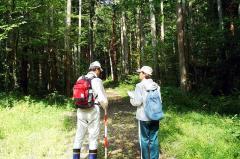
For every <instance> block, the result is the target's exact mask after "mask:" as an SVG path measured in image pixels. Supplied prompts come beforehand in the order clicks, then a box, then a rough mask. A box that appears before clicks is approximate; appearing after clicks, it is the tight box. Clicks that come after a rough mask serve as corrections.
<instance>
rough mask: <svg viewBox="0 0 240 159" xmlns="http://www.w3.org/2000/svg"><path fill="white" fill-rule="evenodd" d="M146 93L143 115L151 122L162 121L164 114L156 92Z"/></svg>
mask: <svg viewBox="0 0 240 159" xmlns="http://www.w3.org/2000/svg"><path fill="white" fill-rule="evenodd" d="M147 92H148V94H147V98H146V105H145V107H144V111H145V114H146V115H147V117H148V118H149V119H151V120H160V119H162V118H163V116H164V114H163V111H162V103H161V100H160V96H159V93H158V90H157V89H155V90H149V91H147Z"/></svg>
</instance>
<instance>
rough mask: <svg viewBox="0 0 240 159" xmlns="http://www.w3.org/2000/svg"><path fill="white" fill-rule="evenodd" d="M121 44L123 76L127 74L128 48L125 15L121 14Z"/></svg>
mask: <svg viewBox="0 0 240 159" xmlns="http://www.w3.org/2000/svg"><path fill="white" fill-rule="evenodd" d="M121 44H122V61H123V71H124V73H125V74H128V73H129V63H128V61H129V48H128V38H127V27H126V13H125V12H124V11H123V12H122V18H121Z"/></svg>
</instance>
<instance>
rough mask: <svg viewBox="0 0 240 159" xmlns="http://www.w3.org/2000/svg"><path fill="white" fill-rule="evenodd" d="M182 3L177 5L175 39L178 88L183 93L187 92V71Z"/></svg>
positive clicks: (179, 1) (179, 2)
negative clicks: (177, 60) (177, 57)
mask: <svg viewBox="0 0 240 159" xmlns="http://www.w3.org/2000/svg"><path fill="white" fill-rule="evenodd" d="M181 2H182V1H181V0H178V3H177V35H178V36H177V37H178V39H177V40H178V54H179V73H180V87H181V89H182V90H183V91H187V70H186V61H185V54H184V26H183V24H184V21H183V18H184V17H183V9H182V3H181Z"/></svg>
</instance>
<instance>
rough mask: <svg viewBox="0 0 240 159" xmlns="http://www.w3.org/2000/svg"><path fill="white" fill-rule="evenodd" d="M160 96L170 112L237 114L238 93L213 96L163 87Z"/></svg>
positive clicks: (205, 92) (207, 93)
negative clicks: (193, 111)
mask: <svg viewBox="0 0 240 159" xmlns="http://www.w3.org/2000/svg"><path fill="white" fill-rule="evenodd" d="M162 96H163V99H164V102H166V103H165V105H166V106H167V107H168V108H169V109H170V110H177V111H186V110H188V111H189V110H195V111H200V112H211V113H215V112H216V113H220V114H239V113H240V112H239V110H240V104H239V92H238V93H236V94H235V95H232V96H213V95H211V94H210V93H209V92H208V91H204V92H198V93H197V92H196V93H194V92H191V93H186V92H182V91H181V90H180V89H179V88H174V87H163V88H162Z"/></svg>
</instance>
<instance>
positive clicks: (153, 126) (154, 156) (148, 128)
mask: <svg viewBox="0 0 240 159" xmlns="http://www.w3.org/2000/svg"><path fill="white" fill-rule="evenodd" d="M158 130H159V121H140V120H139V142H140V149H141V159H158V158H159V141H158Z"/></svg>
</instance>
